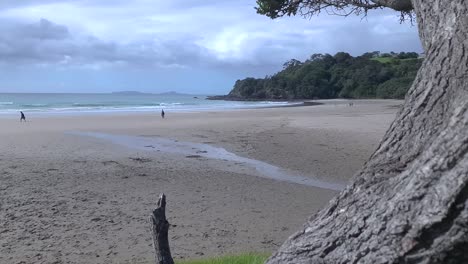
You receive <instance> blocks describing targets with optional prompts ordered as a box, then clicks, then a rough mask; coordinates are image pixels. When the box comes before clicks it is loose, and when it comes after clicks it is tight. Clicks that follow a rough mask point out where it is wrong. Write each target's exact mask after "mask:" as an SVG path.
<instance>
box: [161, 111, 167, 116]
mask: <svg viewBox="0 0 468 264" xmlns="http://www.w3.org/2000/svg"><path fill="white" fill-rule="evenodd" d="M165 115H166V113H164V109H162V110H161V117H162V118H164V116H165Z"/></svg>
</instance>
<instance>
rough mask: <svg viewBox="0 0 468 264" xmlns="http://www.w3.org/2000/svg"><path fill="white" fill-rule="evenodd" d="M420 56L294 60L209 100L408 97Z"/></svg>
mask: <svg viewBox="0 0 468 264" xmlns="http://www.w3.org/2000/svg"><path fill="white" fill-rule="evenodd" d="M421 62H422V58H420V56H419V54H418V53H416V52H400V53H394V52H391V53H380V52H378V51H375V52H367V53H364V54H363V55H361V56H357V57H353V56H351V55H350V54H348V53H346V52H338V53H336V54H335V55H334V56H332V55H330V54H313V55H312V56H310V58H309V59H307V60H306V61H303V62H302V61H299V60H295V59H292V60H289V61H287V62H286V63H284V65H283V69H282V70H281V71H280V72H278V73H276V74H274V75H272V76H266V77H265V78H245V79H243V80H237V81H236V83H235V85H234V88H233V89H232V90H231V92H230V93H229V94H228V95H225V96H214V97H211V98H209V99H225V100H264V99H269V100H294V99H331V98H382V99H387V98H392V99H402V98H404V96H405V94H406V92H407V91H408V89H409V87H410V86H411V84H412V83H413V80H414V78H415V77H416V73H417V71H418V69H419V67H421Z"/></svg>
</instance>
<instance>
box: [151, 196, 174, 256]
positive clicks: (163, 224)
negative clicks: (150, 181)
mask: <svg viewBox="0 0 468 264" xmlns="http://www.w3.org/2000/svg"><path fill="white" fill-rule="evenodd" d="M150 224H151V234H152V235H153V247H154V250H155V258H156V262H155V263H156V264H174V260H173V259H172V256H171V250H170V248H169V237H168V233H169V226H170V224H169V222H168V221H167V219H166V195H164V193H163V194H161V195H160V196H159V200H158V205H157V207H156V209H154V210H153V212H152V214H151V216H150Z"/></svg>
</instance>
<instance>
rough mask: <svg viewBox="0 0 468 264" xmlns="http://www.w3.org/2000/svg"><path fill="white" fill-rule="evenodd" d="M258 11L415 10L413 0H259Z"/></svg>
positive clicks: (274, 14) (273, 15) (277, 13)
mask: <svg viewBox="0 0 468 264" xmlns="http://www.w3.org/2000/svg"><path fill="white" fill-rule="evenodd" d="M257 6H258V7H256V10H257V13H259V14H262V15H266V16H268V17H270V18H273V19H275V18H278V17H282V16H294V15H297V14H299V15H301V16H304V17H310V16H312V15H316V14H319V13H320V12H321V11H323V10H326V11H327V12H328V13H332V14H337V15H344V16H347V15H350V14H356V15H361V14H364V15H366V14H367V12H368V11H369V10H371V9H378V8H384V7H388V8H392V9H394V10H397V11H400V12H401V13H402V17H403V18H404V17H406V16H407V15H410V17H411V11H412V10H413V6H412V4H411V0H257Z"/></svg>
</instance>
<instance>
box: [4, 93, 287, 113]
mask: <svg viewBox="0 0 468 264" xmlns="http://www.w3.org/2000/svg"><path fill="white" fill-rule="evenodd" d="M287 104H289V103H288V102H269V101H263V102H240V101H218V100H206V96H204V95H182V94H172V93H170V94H142V93H108V94H103V93H102V94H78V93H76V94H72V93H0V115H2V116H5V115H15V116H16V115H17V114H18V113H19V111H23V112H24V113H25V114H27V113H30V114H31V113H34V114H59V115H66V114H96V113H116V112H154V111H157V112H159V111H160V110H161V109H164V111H171V112H190V111H209V110H229V109H241V108H261V107H270V106H276V105H278V106H280V105H287Z"/></svg>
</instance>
